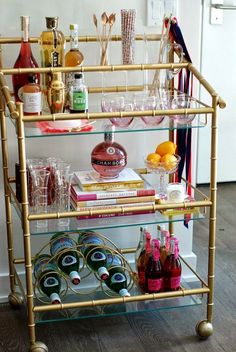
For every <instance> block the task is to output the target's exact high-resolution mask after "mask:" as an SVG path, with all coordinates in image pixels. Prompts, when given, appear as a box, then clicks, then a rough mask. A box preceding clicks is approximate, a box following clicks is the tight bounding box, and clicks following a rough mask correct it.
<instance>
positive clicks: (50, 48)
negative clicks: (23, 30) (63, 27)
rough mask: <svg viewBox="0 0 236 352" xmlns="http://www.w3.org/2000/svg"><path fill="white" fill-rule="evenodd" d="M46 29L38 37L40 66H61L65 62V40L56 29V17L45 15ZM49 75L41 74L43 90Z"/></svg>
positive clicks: (46, 85)
mask: <svg viewBox="0 0 236 352" xmlns="http://www.w3.org/2000/svg"><path fill="white" fill-rule="evenodd" d="M46 26H47V30H45V31H43V32H42V33H41V35H40V38H39V45H40V47H41V50H40V53H41V66H42V67H61V66H64V64H65V45H66V40H65V37H64V35H63V33H62V32H61V31H59V30H58V29H57V26H58V17H46ZM50 81H51V75H50V74H45V75H43V90H44V91H45V92H46V91H47V88H48V86H49V85H50Z"/></svg>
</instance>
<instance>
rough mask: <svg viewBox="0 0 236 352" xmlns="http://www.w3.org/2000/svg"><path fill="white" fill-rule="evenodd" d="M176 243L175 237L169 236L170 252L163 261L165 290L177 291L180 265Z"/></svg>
mask: <svg viewBox="0 0 236 352" xmlns="http://www.w3.org/2000/svg"><path fill="white" fill-rule="evenodd" d="M178 243H179V242H178V240H177V239H176V238H171V240H170V254H169V255H168V256H167V258H166V260H165V263H164V277H165V278H164V287H165V291H177V290H179V288H180V281H181V272H182V267H181V262H180V259H179V247H178Z"/></svg>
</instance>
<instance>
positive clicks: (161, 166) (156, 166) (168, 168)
mask: <svg viewBox="0 0 236 352" xmlns="http://www.w3.org/2000/svg"><path fill="white" fill-rule="evenodd" d="M171 157H172V158H170V159H169V160H168V159H167V160H166V161H163V162H162V161H160V162H153V161H149V160H147V159H146V158H145V159H144V161H145V164H146V167H147V169H148V171H150V172H151V173H155V174H158V175H160V189H159V192H158V194H159V197H160V199H166V192H165V175H170V174H173V173H175V172H176V171H177V170H178V166H179V162H180V160H181V158H180V156H179V155H176V154H174V155H171Z"/></svg>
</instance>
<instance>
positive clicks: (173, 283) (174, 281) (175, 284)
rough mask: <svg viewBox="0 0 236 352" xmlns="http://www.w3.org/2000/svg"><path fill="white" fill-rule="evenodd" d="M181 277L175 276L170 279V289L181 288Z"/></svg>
mask: <svg viewBox="0 0 236 352" xmlns="http://www.w3.org/2000/svg"><path fill="white" fill-rule="evenodd" d="M180 280H181V276H175V277H171V278H170V288H179V287H180Z"/></svg>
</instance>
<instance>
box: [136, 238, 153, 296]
mask: <svg viewBox="0 0 236 352" xmlns="http://www.w3.org/2000/svg"><path fill="white" fill-rule="evenodd" d="M151 254H152V248H151V234H150V233H149V232H146V234H145V248H144V250H143V251H142V252H141V253H140V256H139V258H138V284H139V287H140V289H141V290H142V291H143V292H145V290H146V269H147V263H148V260H149V258H150V256H151Z"/></svg>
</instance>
